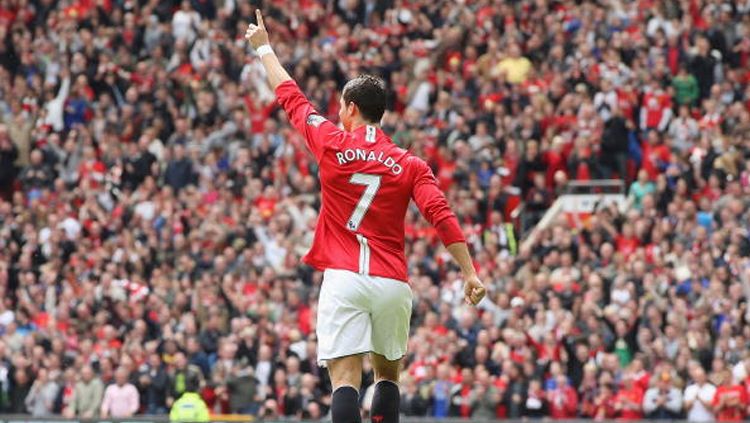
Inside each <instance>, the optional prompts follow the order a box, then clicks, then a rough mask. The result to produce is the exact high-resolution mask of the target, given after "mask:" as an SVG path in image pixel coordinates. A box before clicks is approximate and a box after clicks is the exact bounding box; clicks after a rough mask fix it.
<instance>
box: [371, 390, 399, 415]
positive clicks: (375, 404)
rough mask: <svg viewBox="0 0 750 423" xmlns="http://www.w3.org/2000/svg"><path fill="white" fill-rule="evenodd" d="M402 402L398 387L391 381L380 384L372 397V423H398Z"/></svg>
mask: <svg viewBox="0 0 750 423" xmlns="http://www.w3.org/2000/svg"><path fill="white" fill-rule="evenodd" d="M400 401H401V393H400V392H399V391H398V385H396V384H395V383H393V382H391V381H389V380H381V381H380V382H378V384H377V385H375V395H373V397H372V411H371V412H370V414H371V415H372V418H371V420H372V423H398V413H399V402H400Z"/></svg>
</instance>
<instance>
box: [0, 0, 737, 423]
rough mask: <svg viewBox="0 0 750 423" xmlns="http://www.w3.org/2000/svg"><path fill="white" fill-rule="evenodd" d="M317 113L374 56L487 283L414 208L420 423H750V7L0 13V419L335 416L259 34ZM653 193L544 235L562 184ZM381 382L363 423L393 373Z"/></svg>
mask: <svg viewBox="0 0 750 423" xmlns="http://www.w3.org/2000/svg"><path fill="white" fill-rule="evenodd" d="M256 7H262V8H263V10H264V14H265V16H266V17H267V18H266V25H267V27H268V28H269V32H270V34H271V37H272V42H273V45H274V48H275V50H276V52H277V54H278V55H279V56H280V58H281V60H282V62H283V63H285V64H286V65H288V67H289V69H290V70H291V73H292V74H293V76H294V77H295V78H296V80H297V81H298V82H299V84H300V86H301V87H302V89H303V91H304V92H306V93H307V94H308V95H309V96H310V98H311V99H312V101H313V102H314V103H315V104H316V105H317V106H318V107H319V111H320V113H321V114H323V115H325V116H327V117H329V118H330V119H332V120H335V119H336V115H337V107H338V104H339V103H338V97H337V96H338V93H339V90H340V88H341V87H342V86H343V84H344V83H345V81H346V80H347V78H349V77H352V76H354V75H357V74H360V73H362V72H369V73H373V74H376V75H379V76H381V77H382V78H383V79H384V80H385V81H386V82H387V85H388V88H389V90H390V99H389V107H388V109H389V110H388V111H387V113H386V116H385V117H384V119H383V122H382V124H383V127H384V129H385V130H386V132H387V133H390V134H392V136H393V139H394V142H396V143H398V144H399V145H403V146H405V147H408V148H409V149H411V151H413V152H414V153H415V154H417V155H419V156H421V157H423V158H424V159H425V160H427V161H428V162H429V163H430V165H431V166H432V167H433V169H434V171H435V174H436V177H437V179H438V181H439V183H440V186H441V187H442V189H443V190H444V191H445V192H446V194H447V196H448V197H449V200H450V201H451V204H453V205H454V207H455V211H456V214H457V215H458V217H459V218H460V220H461V222H462V223H463V225H464V229H465V232H466V235H467V237H468V240H469V243H470V247H471V249H472V251H473V253H474V255H475V257H476V266H477V267H478V269H479V272H480V275H481V277H482V279H483V280H484V282H485V283H486V285H487V287H488V291H489V294H488V298H487V299H486V300H485V301H484V302H483V303H482V304H480V306H479V307H478V308H477V309H471V308H467V307H465V306H463V305H462V304H461V289H460V287H461V281H460V280H459V274H458V273H457V272H456V269H455V267H453V266H452V264H451V263H450V261H449V259H448V256H447V255H446V252H445V250H444V249H443V248H442V247H441V246H439V244H438V242H437V238H436V234H435V232H434V231H433V230H432V229H431V228H429V227H428V225H427V224H426V223H425V222H424V220H423V219H422V218H421V217H419V214H418V211H417V210H416V209H413V210H411V211H410V212H409V213H408V216H407V243H406V255H407V259H408V263H409V274H410V281H411V287H412V289H413V292H414V301H415V302H414V315H413V319H412V333H413V336H412V338H411V341H410V352H409V355H408V357H407V359H406V360H405V368H404V375H403V384H402V392H403V397H402V402H401V405H402V409H403V412H404V414H406V415H419V416H426V415H429V416H434V417H443V416H457V417H466V418H468V417H471V418H479V417H513V418H517V417H544V416H549V417H553V418H568V417H576V416H579V417H590V418H597V419H603V418H615V417H617V418H623V419H639V418H642V417H655V418H662V417H666V418H674V417H687V418H690V419H691V420H696V421H697V420H704V421H708V420H713V419H716V418H718V419H721V420H739V419H742V418H744V417H745V416H747V415H748V411H750V410H749V406H750V399H749V396H748V388H750V325H748V322H749V320H748V313H749V312H750V309H748V305H747V304H748V302H747V295H748V293H750V285H749V284H750V281H748V276H749V275H748V274H747V272H748V269H749V268H750V260H749V258H748V256H749V255H750V239H749V237H748V229H749V228H748V222H750V215H749V214H748V211H749V210H750V207H749V204H748V200H749V199H750V84H748V82H750V66H749V63H748V61H749V59H750V1H747V0H735V1H723V0H663V1H661V0H660V1H657V0H634V1H630V0H600V1H572V0H533V1H532V0H516V1H506V0H462V1H454V0H330V1H322V0H298V1H290V0H274V1H270V0H269V1H245V0H217V1H212V0H191V1H187V0H186V1H182V2H179V1H176V0H0V198H1V199H0V299H1V300H0V413H31V414H33V415H37V416H42V415H49V414H62V415H66V416H83V417H96V416H103V417H123V416H130V415H133V414H141V413H145V414H166V413H167V411H168V409H169V407H170V405H171V404H172V403H173V402H174V401H175V400H176V398H177V397H179V395H180V394H181V393H182V392H184V390H185V383H186V380H188V379H190V378H196V377H197V378H199V379H200V381H201V392H200V393H201V395H202V396H203V398H204V399H205V401H206V402H207V404H208V405H209V408H210V410H211V411H212V412H213V413H230V412H231V413H245V414H253V415H262V416H289V417H303V418H312V419H316V418H319V417H321V416H324V415H325V414H326V413H327V411H328V404H330V383H329V382H328V380H327V378H326V372H325V370H324V369H322V368H320V367H319V366H318V363H317V362H316V357H315V350H316V339H315V333H314V327H315V312H316V298H317V295H318V292H319V287H320V282H321V274H320V273H319V272H315V271H313V270H312V269H310V268H308V267H306V266H304V265H302V264H301V262H300V257H301V255H302V254H304V253H305V252H306V250H307V248H308V247H309V245H310V243H311V234H312V229H313V228H314V226H315V220H316V216H317V209H318V207H319V205H320V199H319V197H318V195H317V193H318V183H317V179H316V171H317V169H316V167H315V163H314V160H313V158H312V157H311V155H310V154H308V153H307V152H306V151H305V150H304V142H303V141H302V139H301V137H300V135H299V134H297V133H295V132H294V131H293V130H292V129H291V128H290V126H289V124H288V122H287V121H286V118H285V116H284V114H283V112H281V111H280V110H279V107H278V106H277V105H276V103H275V101H274V95H273V93H272V92H271V91H270V90H269V89H268V87H267V85H266V84H265V83H264V75H263V70H262V67H261V66H259V62H258V58H257V57H256V56H255V54H254V53H253V52H252V51H251V49H249V48H248V46H247V45H246V43H245V41H244V40H243V39H242V36H243V34H244V31H245V28H246V25H247V24H248V23H249V22H251V21H252V15H253V12H254V9H255V8H256ZM597 178H619V179H624V180H625V181H626V182H627V184H628V187H629V195H630V197H631V199H632V207H630V208H629V209H628V210H627V211H621V210H618V209H617V208H616V207H613V206H609V205H604V204H603V205H601V207H599V208H598V210H597V211H596V212H595V213H594V214H593V215H591V216H588V217H586V218H585V219H581V220H579V221H576V220H559V221H553V222H552V224H551V226H550V227H549V228H547V229H545V230H543V231H541V232H540V233H539V234H538V236H537V237H536V238H535V239H534V240H533V241H532V242H530V243H528V244H526V243H521V239H520V237H521V235H522V234H521V233H519V231H518V230H517V228H516V229H514V227H513V225H512V224H511V222H510V219H509V211H510V209H512V208H513V206H514V205H515V204H516V203H517V201H518V199H519V198H520V200H522V201H523V202H524V204H525V210H526V212H527V213H528V214H529V215H530V216H536V218H537V219H538V216H539V215H540V214H541V213H542V212H544V211H545V210H546V209H547V208H548V207H549V205H550V204H551V202H552V201H553V200H554V198H555V197H556V195H558V194H559V192H560V190H561V189H562V188H563V187H564V186H565V184H566V183H567V181H569V180H581V179H583V180H586V179H597ZM364 381H365V386H364V388H363V391H362V402H363V409H364V412H365V413H366V412H367V408H368V401H369V395H370V390H369V389H368V388H369V385H370V384H371V383H372V373H371V372H370V371H369V369H367V370H366V374H365V377H364Z"/></svg>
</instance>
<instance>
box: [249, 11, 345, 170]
mask: <svg viewBox="0 0 750 423" xmlns="http://www.w3.org/2000/svg"><path fill="white" fill-rule="evenodd" d="M255 17H256V19H257V21H258V23H257V25H256V24H250V25H249V26H248V27H247V32H245V39H247V40H248V41H249V42H250V45H251V46H252V47H253V48H254V49H255V51H256V52H257V53H258V55H259V56H260V58H261V62H262V63H263V67H264V68H265V70H266V75H267V76H268V83H269V84H270V85H271V88H272V89H273V90H274V92H275V93H276V97H277V98H278V100H279V103H280V104H281V107H283V108H284V111H285V112H286V114H287V116H288V117H289V120H290V122H291V123H292V125H293V126H294V127H295V128H296V129H297V130H298V131H300V132H301V133H302V134H303V135H304V136H305V142H306V144H307V148H308V149H309V150H310V151H311V152H312V153H313V154H314V155H315V158H316V159H317V160H318V161H320V158H321V156H322V155H323V151H324V150H325V146H326V145H335V144H337V143H338V142H340V141H342V140H343V136H344V132H343V131H342V130H340V129H339V128H338V127H336V125H334V124H333V123H331V122H330V121H328V120H327V119H325V118H323V117H322V116H320V115H319V114H318V112H317V111H316V110H315V107H313V105H312V104H311V103H310V101H309V100H308V99H307V97H305V95H304V94H303V93H302V90H300V88H299V86H297V83H296V82H295V81H294V80H293V79H292V77H291V76H289V73H287V71H286V69H284V66H282V65H281V62H280V61H279V58H278V57H277V56H276V53H274V51H273V49H272V48H271V45H270V42H269V40H268V32H267V31H266V25H265V24H264V23H263V15H262V14H261V12H260V9H258V10H256V11H255Z"/></svg>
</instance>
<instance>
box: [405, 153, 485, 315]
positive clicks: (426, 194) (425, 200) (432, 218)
mask: <svg viewBox="0 0 750 423" xmlns="http://www.w3.org/2000/svg"><path fill="white" fill-rule="evenodd" d="M412 160H413V163H414V167H415V169H414V172H415V174H414V187H413V189H412V198H413V199H414V202H415V203H416V204H417V207H419V211H420V212H422V216H424V217H425V219H427V221H428V222H430V224H431V225H432V226H433V227H434V228H435V230H437V233H438V236H439V237H440V241H442V243H443V245H445V247H446V248H447V249H448V252H449V253H450V254H451V256H453V260H455V262H456V263H457V264H458V266H459V267H460V268H461V274H462V276H463V280H464V300H465V301H466V302H467V303H469V304H473V305H476V304H478V303H479V301H481V300H482V298H484V294H485V290H484V285H483V284H482V282H481V281H480V280H479V276H477V271H476V269H474V263H473V262H472V260H471V254H469V247H468V246H467V245H466V239H465V238H464V235H463V231H461V225H459V224H458V219H457V218H456V215H455V214H453V211H452V210H451V208H450V206H449V205H448V200H446V198H445V195H444V194H443V192H442V191H441V190H440V187H438V184H437V180H436V179H435V175H434V174H433V173H432V170H431V169H430V168H429V166H427V163H425V162H424V161H422V160H419V159H416V158H412Z"/></svg>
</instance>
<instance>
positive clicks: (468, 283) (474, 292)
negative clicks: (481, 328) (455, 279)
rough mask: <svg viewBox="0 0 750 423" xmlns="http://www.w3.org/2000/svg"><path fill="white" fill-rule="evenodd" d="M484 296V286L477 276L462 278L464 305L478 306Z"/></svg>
mask: <svg viewBox="0 0 750 423" xmlns="http://www.w3.org/2000/svg"><path fill="white" fill-rule="evenodd" d="M484 294H485V291H484V285H483V284H482V282H481V281H480V280H479V278H478V277H477V275H472V276H469V277H464V301H466V304H470V305H477V304H479V302H480V301H482V298H484Z"/></svg>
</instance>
